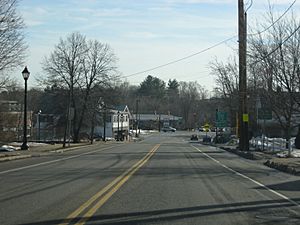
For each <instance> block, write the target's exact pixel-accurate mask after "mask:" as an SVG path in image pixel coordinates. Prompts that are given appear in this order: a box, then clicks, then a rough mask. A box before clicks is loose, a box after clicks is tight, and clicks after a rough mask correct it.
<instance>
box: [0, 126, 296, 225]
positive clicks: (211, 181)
mask: <svg viewBox="0 0 300 225" xmlns="http://www.w3.org/2000/svg"><path fill="white" fill-rule="evenodd" d="M189 137H190V133H186V132H175V133H162V134H153V135H151V136H147V137H146V138H145V139H144V140H143V141H141V142H136V143H110V144H107V145H92V146H87V147H84V148H78V149H76V150H74V151H68V152H62V153H59V154H47V155H42V156H40V157H33V158H28V159H23V160H17V161H10V162H4V163H0V180H1V185H0V224H4V225H6V224H33V225H42V224H43V225H44V224H172V225H174V224H193V225H194V224H230V225H232V224H299V223H300V217H299V214H300V205H299V204H300V185H299V184H300V179H299V178H298V177H297V176H293V175H289V174H286V173H282V172H278V171H277V170H274V169H271V168H268V167H266V166H264V165H262V164H260V163H257V162H255V161H252V160H248V159H244V158H240V157H239V156H237V155H234V154H232V153H229V152H227V151H224V150H222V149H219V148H217V147H212V146H204V145H201V144H199V143H198V142H191V141H190V140H189Z"/></svg>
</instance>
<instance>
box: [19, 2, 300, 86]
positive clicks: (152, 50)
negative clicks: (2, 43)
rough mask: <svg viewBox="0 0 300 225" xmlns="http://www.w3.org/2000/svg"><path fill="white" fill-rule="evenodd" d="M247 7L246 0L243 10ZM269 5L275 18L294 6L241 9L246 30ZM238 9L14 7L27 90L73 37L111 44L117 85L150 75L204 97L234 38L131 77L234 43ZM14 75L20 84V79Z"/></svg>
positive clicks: (192, 5)
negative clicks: (193, 87)
mask: <svg viewBox="0 0 300 225" xmlns="http://www.w3.org/2000/svg"><path fill="white" fill-rule="evenodd" d="M250 2H251V0H245V5H246V6H248V5H249V4H250ZM268 2H270V3H271V4H272V5H273V7H274V11H275V12H276V13H278V15H280V13H282V12H283V11H285V10H286V9H287V8H288V7H289V5H290V4H291V3H292V2H293V0H253V4H252V6H251V8H250V9H249V10H248V24H249V28H251V29H256V28H257V23H258V22H259V21H262V20H264V14H265V13H266V11H267V9H268ZM299 2H300V1H299ZM299 2H297V3H296V4H295V5H294V7H293V10H294V12H296V13H297V12H298V13H299V11H300V10H299V8H300V7H299ZM237 4H238V0H20V2H19V5H18V10H19V12H20V13H21V15H22V16H23V19H24V22H25V24H26V29H25V36H26V39H25V41H26V43H27V44H28V46H29V48H28V57H27V58H26V63H25V65H27V67H28V70H29V71H30V73H31V77H30V79H29V81H28V85H29V87H34V86H36V85H37V82H36V78H37V77H38V76H43V74H44V72H43V70H42V65H41V63H42V61H43V59H44V58H45V57H47V56H49V55H50V54H51V52H53V50H54V47H55V45H56V44H58V42H59V39H60V38H63V39H65V38H66V37H67V36H68V35H69V34H71V33H72V32H80V33H81V34H82V35H85V36H86V38H87V39H91V40H92V39H97V40H98V41H100V42H102V43H107V44H109V45H110V47H111V48H112V49H113V51H114V53H115V55H116V56H117V58H118V61H117V66H118V71H119V72H120V73H121V75H122V76H123V78H122V79H123V80H124V81H125V80H126V81H128V82H129V83H131V84H134V85H138V84H140V83H141V82H142V81H143V80H144V79H145V78H146V76H147V75H152V76H155V77H158V78H160V79H162V80H164V81H165V82H167V81H168V80H169V79H176V80H177V81H197V82H198V83H199V84H201V85H203V86H205V87H206V89H208V90H210V91H211V90H213V88H214V86H215V84H214V80H215V78H214V76H213V75H212V74H211V71H210V69H209V64H210V62H212V61H214V60H215V59H218V60H223V61H225V60H226V59H227V58H228V57H230V56H233V55H234V54H235V53H236V51H237V47H238V42H237V37H235V38H233V39H231V40H230V41H228V42H226V43H224V44H221V45H219V46H217V47H214V48H212V49H210V50H209V51H205V52H203V53H201V54H197V55H195V56H193V57H191V58H188V59H186V60H182V61H180V62H178V63H174V64H170V65H168V66H165V67H162V68H159V69H156V70H153V71H148V72H145V73H140V74H136V73H139V72H141V71H145V70H148V69H151V68H154V67H157V66H160V65H163V64H167V63H169V62H172V61H175V60H177V59H180V58H183V57H186V56H189V55H191V54H194V53H197V52H200V51H203V50H205V49H207V48H210V47H211V46H214V45H215V44H217V43H219V42H221V41H223V40H225V39H228V38H230V37H234V36H236V35H237V32H238V30H237V18H238V17H237V13H238V6H237ZM291 13H292V12H289V13H288V15H289V14H291ZM288 15H287V16H288ZM18 70H20V71H22V68H18ZM14 73H15V76H16V77H18V79H20V82H21V81H22V76H21V73H20V74H18V73H19V72H14ZM17 74H18V75H17ZM133 74H136V75H133Z"/></svg>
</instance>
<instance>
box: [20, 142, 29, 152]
mask: <svg viewBox="0 0 300 225" xmlns="http://www.w3.org/2000/svg"><path fill="white" fill-rule="evenodd" d="M28 149H29V146H28V144H27V143H26V142H23V144H22V145H21V150H28Z"/></svg>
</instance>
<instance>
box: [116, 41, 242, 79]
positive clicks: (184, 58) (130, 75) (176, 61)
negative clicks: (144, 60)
mask: <svg viewBox="0 0 300 225" xmlns="http://www.w3.org/2000/svg"><path fill="white" fill-rule="evenodd" d="M236 37H237V36H233V37H231V38H228V39H225V40H223V41H221V42H219V43H217V44H215V45H212V46H210V47H208V48H205V49H203V50H201V51H199V52H195V53H193V54H191V55H188V56H185V57H182V58H180V59H176V60H174V61H171V62H168V63H165V64H162V65H159V66H156V67H152V68H150V69H147V70H143V71H140V72H137V73H133V74H129V75H127V76H122V77H123V78H127V77H132V76H136V75H139V74H142V73H146V72H150V71H153V70H156V69H159V68H162V67H166V66H169V65H171V64H175V63H178V62H180V61H183V60H186V59H188V58H191V57H194V56H196V55H199V54H202V53H204V52H207V51H209V50H211V49H213V48H215V47H217V46H219V45H222V44H224V43H226V42H227V41H230V40H232V39H233V38H236Z"/></svg>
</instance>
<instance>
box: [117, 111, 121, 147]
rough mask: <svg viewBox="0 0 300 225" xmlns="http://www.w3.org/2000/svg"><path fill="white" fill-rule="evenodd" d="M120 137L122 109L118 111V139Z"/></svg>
mask: <svg viewBox="0 0 300 225" xmlns="http://www.w3.org/2000/svg"><path fill="white" fill-rule="evenodd" d="M119 139H120V111H118V132H117V141H119Z"/></svg>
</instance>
